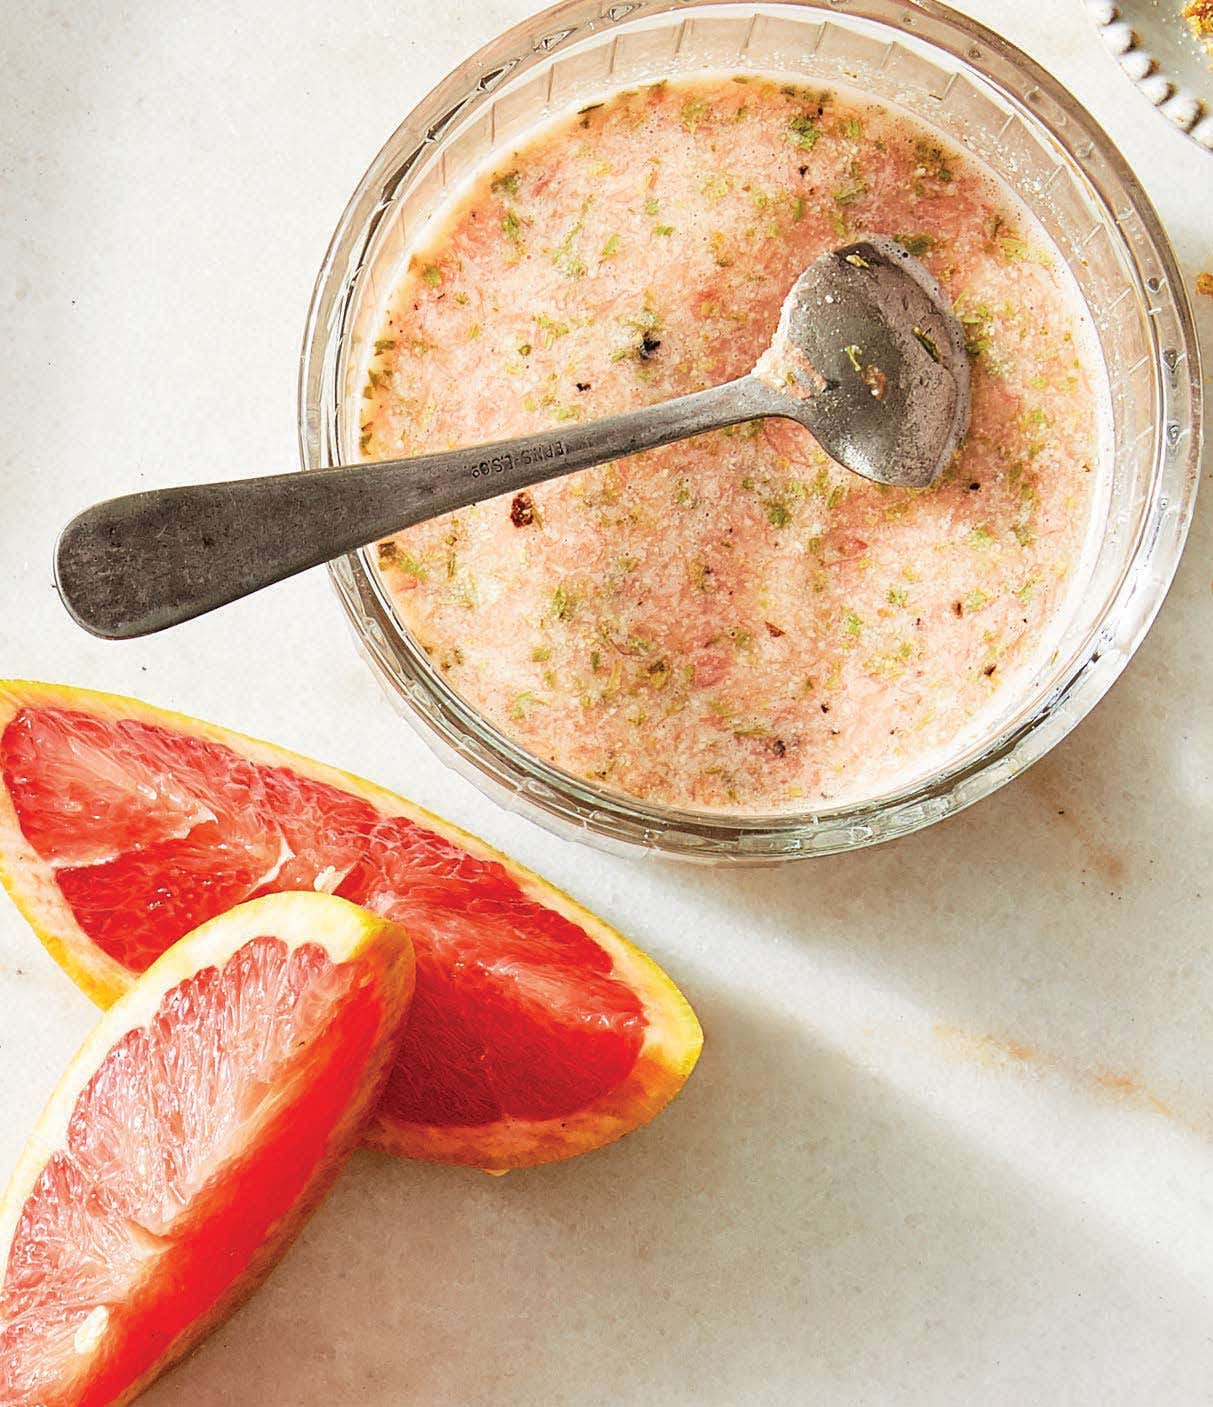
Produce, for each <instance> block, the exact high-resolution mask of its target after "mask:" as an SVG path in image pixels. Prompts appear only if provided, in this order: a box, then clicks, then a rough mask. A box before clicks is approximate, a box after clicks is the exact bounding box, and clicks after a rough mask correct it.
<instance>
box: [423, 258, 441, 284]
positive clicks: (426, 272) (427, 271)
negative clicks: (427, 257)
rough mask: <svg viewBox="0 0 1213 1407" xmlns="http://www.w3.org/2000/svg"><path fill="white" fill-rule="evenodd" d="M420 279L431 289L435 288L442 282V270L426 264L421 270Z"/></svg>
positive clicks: (435, 265) (434, 265)
mask: <svg viewBox="0 0 1213 1407" xmlns="http://www.w3.org/2000/svg"><path fill="white" fill-rule="evenodd" d="M421 277H422V278H423V279H424V280H425V281H426V283H427V284H429V286H430V287H431V288H437V287H438V285H439V284H440V283H441V282H442V270H441V269H440V268H439V267H438V265H437V264H427V265H426V266H425V268H424V269H422V270H421Z"/></svg>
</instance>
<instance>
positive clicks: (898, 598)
mask: <svg viewBox="0 0 1213 1407" xmlns="http://www.w3.org/2000/svg"><path fill="white" fill-rule="evenodd" d="M887 600H888V602H889V605H890V606H905V605H907V604H908V603H909V600H910V593H909V592H908V591H906V590H905V589H904V588H903V587H900V586H890V587H889V594H888V597H887Z"/></svg>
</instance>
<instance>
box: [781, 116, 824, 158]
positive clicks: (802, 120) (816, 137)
mask: <svg viewBox="0 0 1213 1407" xmlns="http://www.w3.org/2000/svg"><path fill="white" fill-rule="evenodd" d="M788 131H789V132H790V133H791V140H792V142H793V143H794V144H795V145H796V146H798V147H799V148H800V150H801V151H812V150H813V148H814V147H815V146H816V145H817V143H818V142H819V141H820V140H821V132H820V131H819V130H818V127H817V124H816V122H815V121H814V120H813V118H812V117H810V116H809V115H808V113H801V114H800V116H798V117H793V118H792V119H791V121H790V122H789V123H788Z"/></svg>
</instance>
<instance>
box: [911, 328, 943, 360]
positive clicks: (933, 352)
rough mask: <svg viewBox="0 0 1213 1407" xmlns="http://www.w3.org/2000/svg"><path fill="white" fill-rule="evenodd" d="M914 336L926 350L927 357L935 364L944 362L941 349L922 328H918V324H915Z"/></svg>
mask: <svg viewBox="0 0 1213 1407" xmlns="http://www.w3.org/2000/svg"><path fill="white" fill-rule="evenodd" d="M914 336H915V337H916V338H917V339H918V341H919V342H920V343H921V344H922V346H923V347H924V348H925V349H926V354H927V356H928V357H930V358H931V360H932V361H933V362H939V361H942V360H943V358H942V357H941V356H940V355H939V348H938V347H937V346H936V345H935V342H934V340H933V339H932V338H930V337H928V336H927V334H926V333H925V332H924V331H923V330H922V328H921V327H919V326H918V324H917V323H915V324H914Z"/></svg>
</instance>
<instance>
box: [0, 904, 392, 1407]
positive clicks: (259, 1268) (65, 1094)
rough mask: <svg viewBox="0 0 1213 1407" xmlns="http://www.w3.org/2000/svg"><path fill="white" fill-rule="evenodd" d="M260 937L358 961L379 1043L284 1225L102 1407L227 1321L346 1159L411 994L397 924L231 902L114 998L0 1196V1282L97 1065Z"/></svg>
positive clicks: (334, 910)
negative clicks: (376, 1014)
mask: <svg viewBox="0 0 1213 1407" xmlns="http://www.w3.org/2000/svg"><path fill="white" fill-rule="evenodd" d="M262 935H267V936H273V937H275V938H277V939H279V940H280V941H281V942H282V943H284V944H285V945H286V947H287V948H288V950H293V949H295V948H296V947H299V946H300V945H302V944H305V943H306V944H318V945H319V946H320V947H322V948H323V949H324V950H325V952H326V953H327V954H328V956H329V958H330V959H331V960H332V962H333V963H334V965H340V964H343V963H346V962H352V961H357V962H359V963H360V964H362V965H365V966H366V967H367V970H368V974H369V973H370V972H372V971H373V972H374V974H375V977H376V980H377V982H378V984H379V990H380V991H381V993H382V996H383V1004H384V1013H385V1017H384V1023H383V1035H384V1039H383V1040H382V1041H381V1042H380V1044H379V1051H378V1053H377V1055H376V1057H375V1058H374V1060H373V1062H372V1065H371V1067H370V1068H368V1069H367V1071H366V1076H365V1079H364V1081H363V1084H362V1093H361V1096H360V1097H359V1098H357V1099H355V1100H354V1101H353V1102H352V1103H351V1104H350V1106H349V1107H348V1108H347V1109H346V1111H345V1114H344V1115H343V1117H342V1119H341V1120H340V1121H339V1122H338V1123H337V1124H335V1125H333V1127H332V1129H331V1131H330V1134H329V1137H328V1149H329V1156H328V1159H327V1160H326V1161H325V1162H323V1163H321V1164H319V1165H318V1166H317V1167H316V1169H315V1170H314V1172H313V1174H312V1176H311V1178H310V1179H309V1184H308V1187H307V1189H306V1191H305V1192H304V1194H303V1196H302V1197H301V1198H300V1199H299V1200H298V1201H297V1202H296V1203H295V1206H294V1207H293V1209H292V1212H291V1214H290V1217H289V1220H287V1221H285V1222H282V1223H279V1224H278V1225H277V1226H275V1227H274V1228H273V1232H272V1234H271V1236H270V1238H269V1239H267V1241H266V1242H265V1243H264V1245H263V1246H262V1248H261V1250H260V1252H259V1253H258V1255H257V1256H255V1257H254V1258H253V1260H251V1261H250V1262H249V1263H248V1264H247V1265H246V1266H245V1267H244V1268H243V1270H242V1272H241V1274H240V1276H239V1277H238V1279H237V1280H236V1281H234V1283H233V1285H232V1286H231V1289H230V1291H229V1293H228V1294H227V1295H226V1296H225V1297H224V1298H223V1299H221V1300H220V1301H219V1302H218V1303H217V1304H215V1305H214V1306H213V1307H212V1310H211V1312H210V1313H208V1314H207V1315H206V1316H205V1318H204V1319H202V1320H200V1321H198V1322H196V1323H194V1324H192V1325H190V1326H189V1327H188V1328H187V1329H186V1330H185V1331H184V1332H183V1333H182V1334H181V1335H180V1337H179V1338H178V1339H177V1340H176V1341H175V1342H174V1343H173V1344H172V1345H171V1346H170V1347H169V1349H168V1350H167V1351H166V1352H165V1353H164V1354H163V1355H162V1356H161V1358H160V1359H159V1360H158V1361H157V1363H156V1364H155V1365H154V1366H153V1367H152V1368H151V1369H150V1370H149V1371H148V1372H147V1373H146V1374H144V1375H143V1376H142V1377H140V1378H139V1380H138V1381H137V1382H135V1383H133V1384H132V1385H131V1386H130V1388H129V1389H127V1390H126V1391H125V1392H123V1393H122V1395H121V1396H120V1397H119V1398H117V1399H115V1400H114V1402H113V1403H112V1404H111V1407H123V1404H125V1403H128V1402H130V1401H132V1400H133V1399H134V1398H135V1397H137V1396H138V1395H139V1394H140V1393H141V1392H142V1391H143V1389H144V1388H146V1387H147V1386H148V1385H149V1384H150V1383H151V1382H152V1381H153V1380H154V1379H155V1378H157V1377H159V1376H160V1374H161V1373H162V1372H163V1371H164V1370H165V1369H166V1368H167V1367H169V1366H170V1365H171V1364H172V1363H174V1362H176V1361H178V1360H179V1359H180V1358H181V1357H183V1356H184V1355H185V1354H186V1353H188V1352H189V1350H190V1349H191V1348H193V1347H194V1346H195V1345H196V1344H197V1343H198V1342H199V1341H200V1340H201V1339H202V1338H203V1337H205V1335H206V1333H207V1332H208V1331H209V1330H210V1329H211V1328H212V1327H213V1326H214V1325H215V1324H217V1323H220V1322H221V1321H222V1320H223V1319H225V1318H227V1316H228V1315H229V1314H231V1313H232V1311H233V1310H235V1309H236V1308H237V1306H238V1305H239V1304H240V1303H241V1302H243V1300H244V1299H246V1298H247V1297H248V1295H250V1294H251V1293H252V1292H253V1290H255V1289H256V1288H257V1286H258V1285H259V1284H260V1283H261V1281H262V1280H263V1279H264V1278H265V1276H266V1275H267V1274H268V1273H269V1271H270V1270H271V1269H272V1268H273V1266H274V1265H275V1264H276V1263H277V1260H278V1258H279V1255H280V1254H281V1251H282V1250H284V1249H285V1246H286V1245H287V1244H289V1242H290V1241H291V1240H292V1239H293V1238H294V1235H295V1234H296V1232H297V1231H298V1230H299V1228H300V1227H301V1225H302V1223H303V1222H304V1221H306V1220H307V1218H308V1216H310V1215H311V1213H312V1212H313V1211H314V1210H315V1209H316V1207H317V1206H318V1205H319V1202H320V1200H321V1199H322V1197H323V1195H324V1192H325V1191H326V1189H327V1187H328V1185H329V1183H330V1181H331V1180H332V1177H333V1176H335V1174H336V1172H337V1170H338V1168H339V1167H340V1164H341V1163H342V1162H343V1161H344V1158H345V1156H346V1155H347V1154H348V1153H349V1151H350V1150H351V1149H352V1148H353V1147H354V1146H355V1145H356V1143H357V1142H358V1139H359V1135H360V1133H361V1131H362V1129H363V1127H364V1126H365V1121H366V1118H367V1115H368V1113H369V1112H370V1108H371V1105H372V1102H373V1100H374V1099H375V1098H376V1097H377V1095H378V1093H379V1091H380V1089H381V1088H382V1085H383V1081H384V1079H385V1077H386V1075H387V1071H388V1068H389V1065H390V1061H391V1057H392V1054H393V1052H394V1049H395V1040H394V1038H395V1036H396V1035H398V1033H399V1030H400V1028H401V1026H402V1024H403V1019H404V1016H405V1013H406V1011H407V1008H408V1003H409V999H410V998H411V996H412V989H413V977H414V964H413V954H412V944H411V942H410V941H409V939H408V936H407V935H406V934H405V933H404V931H403V930H402V929H401V928H400V926H399V925H398V924H395V923H392V922H391V921H390V920H387V919H384V918H381V917H379V916H378V915H375V914H372V913H370V912H369V911H367V910H366V909H362V908H359V907H358V906H357V905H356V904H351V903H349V902H348V901H347V900H345V899H339V898H336V897H335V896H333V895H328V894H309V893H305V892H294V893H291V892H288V893H282V894H271V895H267V896H265V897H263V898H259V899H253V900H250V901H249V902H248V903H246V904H241V905H238V906H237V907H236V908H234V909H230V910H229V911H228V912H227V913H224V914H221V915H219V917H217V918H214V919H211V920H209V921H208V922H207V923H204V924H201V925H200V926H199V927H198V928H196V929H195V930H194V931H193V932H192V933H189V934H187V935H186V936H185V937H184V938H182V939H180V940H179V941H178V942H176V943H174V944H173V945H172V947H170V948H168V949H166V951H165V952H164V953H163V954H162V955H161V956H160V957H159V958H157V959H156V961H155V962H154V963H152V965H151V966H150V967H149V968H148V969H147V970H146V971H145V972H144V973H142V974H141V975H140V976H139V977H138V979H136V980H135V981H134V983H133V985H131V986H130V988H129V990H128V991H126V992H125V993H124V994H122V995H121V996H119V997H118V999H117V1000H116V1001H115V1002H114V1004H113V1005H112V1006H110V1008H109V1009H108V1010H107V1011H106V1012H105V1013H104V1014H103V1016H102V1017H101V1019H100V1020H99V1021H98V1022H97V1024H96V1026H94V1028H93V1030H92V1031H91V1032H90V1033H89V1035H88V1037H87V1038H86V1039H85V1041H84V1043H83V1045H81V1047H80V1048H79V1050H78V1051H77V1052H76V1054H75V1056H74V1057H73V1059H72V1061H71V1064H70V1065H69V1066H68V1068H67V1070H66V1071H65V1072H64V1074H63V1076H62V1078H61V1079H60V1081H59V1083H58V1085H57V1086H56V1088H55V1090H54V1093H53V1094H52V1095H51V1097H50V1100H49V1102H48V1103H47V1105H46V1107H45V1109H44V1110H43V1112H42V1115H41V1117H40V1118H39V1120H38V1122H37V1124H36V1125H35V1127H34V1131H33V1133H32V1134H31V1135H30V1138H29V1141H28V1142H27V1143H26V1145H25V1149H24V1151H23V1152H22V1154H21V1157H20V1158H19V1159H18V1162H17V1166H16V1168H15V1169H14V1171H13V1174H12V1177H11V1178H10V1180H9V1184H8V1187H7V1189H6V1191H5V1193H4V1197H3V1199H2V1200H0V1284H2V1283H3V1279H4V1271H5V1266H6V1264H7V1261H8V1257H9V1254H10V1251H11V1248H12V1244H13V1238H14V1236H15V1234H16V1231H17V1227H18V1224H19V1222H20V1219H21V1214H22V1211H23V1209H24V1207H25V1204H26V1202H27V1201H28V1199H29V1197H30V1196H31V1194H32V1193H33V1191H34V1189H35V1185H36V1184H37V1181H38V1178H39V1176H40V1175H41V1173H42V1170H43V1168H44V1167H45V1166H46V1164H47V1163H48V1162H49V1161H50V1159H51V1158H52V1157H53V1156H54V1154H55V1153H56V1152H58V1151H59V1150H60V1149H62V1148H64V1147H66V1146H67V1139H68V1125H69V1122H70V1120H71V1118H72V1115H73V1112H74V1110H75V1108H76V1105H77V1102H78V1100H79V1099H80V1096H81V1094H82V1093H83V1091H84V1090H85V1088H86V1087H87V1086H88V1084H89V1081H90V1080H91V1079H92V1077H93V1075H94V1074H95V1072H96V1070H97V1068H98V1067H99V1066H100V1065H101V1063H102V1061H103V1060H104V1059H105V1057H106V1056H107V1055H108V1054H109V1052H110V1051H111V1050H112V1049H113V1048H114V1047H115V1046H116V1045H117V1044H118V1043H119V1042H120V1041H121V1040H122V1038H123V1037H124V1036H125V1035H126V1034H127V1033H128V1032H129V1031H131V1030H133V1029H135V1028H136V1027H143V1026H146V1025H148V1024H149V1022H151V1021H152V1020H153V1018H154V1017H155V1016H156V1013H157V1011H158V1009H159V1007H160V1004H161V1002H162V1000H163V998H164V996H165V994H166V993H167V992H169V991H170V990H171V989H172V988H173V987H175V986H177V985H178V984H179V983H180V982H182V981H184V980H186V979H187V978H189V977H191V976H193V975H194V974H195V973H197V972H199V971H201V970H202V969H203V968H206V967H216V968H222V967H223V965H224V964H225V963H226V962H227V960H228V959H229V958H231V957H232V956H233V955H234V954H235V953H236V952H237V951H239V949H240V948H242V947H243V946H244V945H245V944H246V943H248V942H249V941H250V940H252V939H254V938H256V937H260V936H262Z"/></svg>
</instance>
